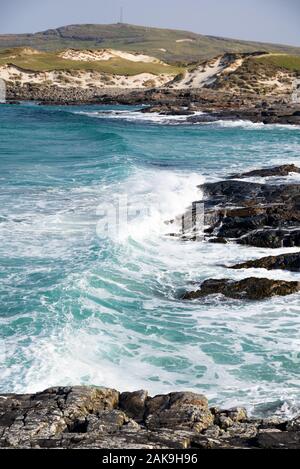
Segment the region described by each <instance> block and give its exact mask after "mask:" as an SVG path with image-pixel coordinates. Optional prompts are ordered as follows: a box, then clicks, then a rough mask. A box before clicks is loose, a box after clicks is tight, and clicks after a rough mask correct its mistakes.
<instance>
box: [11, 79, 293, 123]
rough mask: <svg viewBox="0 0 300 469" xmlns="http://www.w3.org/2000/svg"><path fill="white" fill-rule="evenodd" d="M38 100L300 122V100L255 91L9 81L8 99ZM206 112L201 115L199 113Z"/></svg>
mask: <svg viewBox="0 0 300 469" xmlns="http://www.w3.org/2000/svg"><path fill="white" fill-rule="evenodd" d="M20 101H35V102H38V103H40V104H41V105H93V104H98V105H99V104H107V105H135V106H147V107H146V108H145V109H143V112H145V113H153V112H155V113H158V114H160V115H164V116H166V115H170V116H176V115H178V116H182V115H185V116H186V117H187V120H186V122H187V123H190V124H199V123H208V122H217V121H219V120H229V121H233V120H234V121H236V120H245V121H250V122H253V123H264V124H282V125H300V103H292V102H290V101H289V100H286V99H285V98H283V97H282V98H279V97H261V96H255V95H252V94H249V95H247V94H245V93H244V94H243V95H237V96H235V95H234V94H232V93H228V92H224V91H218V90H213V89H207V88H206V89H201V88H200V89H183V90H180V89H176V90H174V89H168V88H161V89H149V90H147V89H146V90H141V89H133V90H132V89H119V88H96V87H93V88H87V89H84V88H80V87H73V88H72V87H70V88H61V87H58V86H54V85H51V86H50V85H37V84H34V83H28V84H24V85H23V86H22V87H19V86H17V85H16V84H8V85H7V102H8V103H11V104H14V103H18V102H20ZM199 112H201V113H203V114H201V115H199V114H197V113H199Z"/></svg>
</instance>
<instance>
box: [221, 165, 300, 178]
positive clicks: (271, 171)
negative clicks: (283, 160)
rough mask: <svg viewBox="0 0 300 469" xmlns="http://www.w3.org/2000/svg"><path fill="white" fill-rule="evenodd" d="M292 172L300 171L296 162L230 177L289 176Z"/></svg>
mask: <svg viewBox="0 0 300 469" xmlns="http://www.w3.org/2000/svg"><path fill="white" fill-rule="evenodd" d="M290 173H300V168H298V166H296V165H294V164H284V165H281V166H274V167H272V168H262V169H255V170H253V171H248V172H246V173H239V174H234V175H232V176H230V178H239V179H241V178H247V177H271V176H288V175H289V174H290Z"/></svg>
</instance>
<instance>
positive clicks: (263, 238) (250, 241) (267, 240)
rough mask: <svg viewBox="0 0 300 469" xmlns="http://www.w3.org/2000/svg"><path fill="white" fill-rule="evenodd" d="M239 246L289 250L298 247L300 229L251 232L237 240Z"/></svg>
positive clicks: (299, 243) (299, 244)
mask: <svg viewBox="0 0 300 469" xmlns="http://www.w3.org/2000/svg"><path fill="white" fill-rule="evenodd" d="M237 242H238V243H239V244H247V245H249V246H256V247H260V248H272V249H277V248H284V247H285V248H289V247H298V246H300V229H293V230H281V229H277V230H276V229H262V230H255V231H251V232H250V233H249V234H247V235H245V236H243V237H242V238H240V239H239V240H237Z"/></svg>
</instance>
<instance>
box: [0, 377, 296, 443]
mask: <svg viewBox="0 0 300 469" xmlns="http://www.w3.org/2000/svg"><path fill="white" fill-rule="evenodd" d="M0 412H1V419H0V431H1V433H0V448H6V449H8V448H9V449H13V448H15V449H16V448H23V449H29V448H34V449H42V448H47V449H51V448H52V449H54V448H60V449H79V448H81V449H100V448H105V449H294V448H297V447H299V444H300V418H299V416H298V417H296V418H294V419H292V420H287V419H283V418H279V417H278V416H272V417H267V418H251V417H248V415H247V412H246V410H245V409H244V408H241V407H237V408H231V409H219V408H217V407H209V404H208V401H207V399H206V397H205V396H204V395H202V394H196V393H192V392H172V393H170V394H161V395H157V396H154V397H151V396H149V395H148V392H147V391H145V390H139V391H135V392H123V393H120V392H119V391H116V390H115V389H109V388H104V387H96V386H70V387H54V388H49V389H47V390H45V391H43V392H40V393H36V394H2V395H0Z"/></svg>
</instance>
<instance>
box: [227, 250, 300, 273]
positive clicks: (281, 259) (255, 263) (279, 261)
mask: <svg viewBox="0 0 300 469" xmlns="http://www.w3.org/2000/svg"><path fill="white" fill-rule="evenodd" d="M251 268H260V269H267V270H273V269H282V270H290V271H292V272H300V252H295V253H290V254H282V255H280V256H269V257H263V258H262V259H256V260H251V261H247V262H243V263H242V264H237V265H234V266H232V267H231V269H251Z"/></svg>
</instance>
